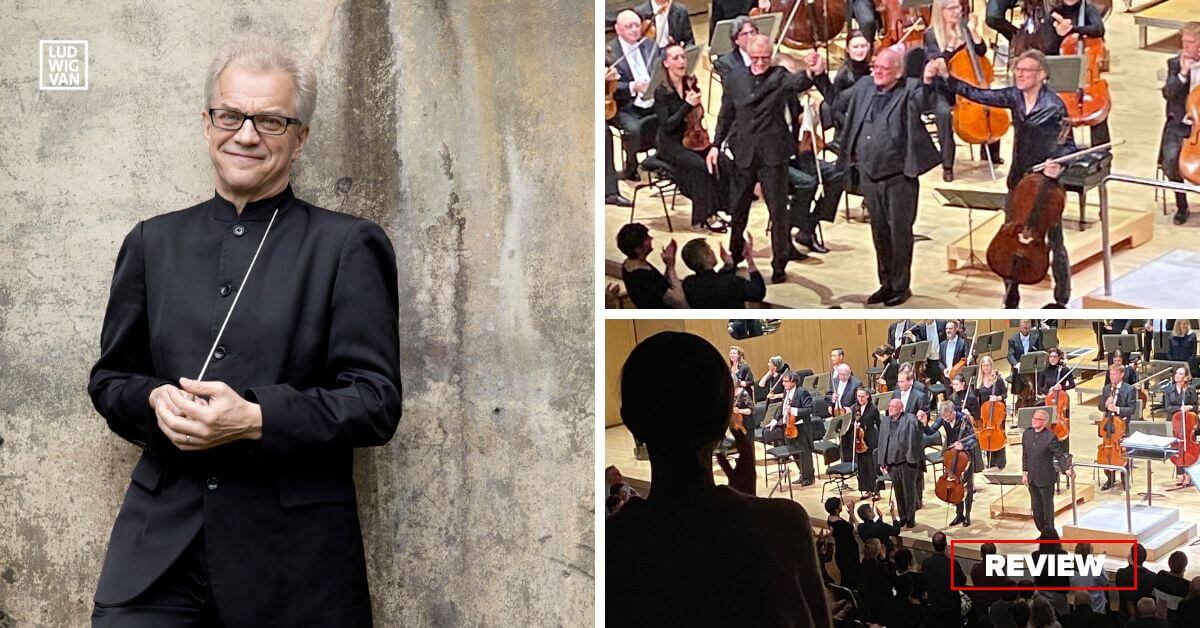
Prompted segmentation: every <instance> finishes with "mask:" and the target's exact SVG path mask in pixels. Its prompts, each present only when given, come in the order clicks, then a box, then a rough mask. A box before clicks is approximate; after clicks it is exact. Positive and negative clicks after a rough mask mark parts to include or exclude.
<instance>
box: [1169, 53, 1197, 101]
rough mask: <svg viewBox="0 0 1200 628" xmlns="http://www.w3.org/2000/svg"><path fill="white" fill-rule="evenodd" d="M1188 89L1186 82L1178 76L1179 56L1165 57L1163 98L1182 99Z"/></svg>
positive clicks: (1170, 99)
mask: <svg viewBox="0 0 1200 628" xmlns="http://www.w3.org/2000/svg"><path fill="white" fill-rule="evenodd" d="M1192 71H1193V72H1195V71H1196V70H1195V69H1193V70H1192ZM1188 91H1189V90H1188V84H1187V83H1186V82H1185V81H1184V80H1183V79H1181V78H1179V57H1173V58H1171V59H1167V82H1166V83H1164V84H1163V88H1162V95H1163V98H1165V99H1167V100H1168V101H1172V100H1183V99H1184V98H1186V97H1187V94H1188Z"/></svg>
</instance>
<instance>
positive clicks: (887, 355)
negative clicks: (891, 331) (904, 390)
mask: <svg viewBox="0 0 1200 628" xmlns="http://www.w3.org/2000/svg"><path fill="white" fill-rule="evenodd" d="M895 354H896V349H895V348H894V347H892V345H889V344H887V343H886V342H885V343H884V344H881V345H879V346H878V347H875V352H874V353H873V354H872V355H873V356H874V358H875V360H876V364H877V365H878V366H879V369H880V371H879V375H878V376H877V377H876V378H875V390H877V391H881V392H882V388H881V387H882V386H886V387H887V389H888V390H896V378H897V377H898V376H899V372H900V362H899V361H898V360H896V355H895Z"/></svg>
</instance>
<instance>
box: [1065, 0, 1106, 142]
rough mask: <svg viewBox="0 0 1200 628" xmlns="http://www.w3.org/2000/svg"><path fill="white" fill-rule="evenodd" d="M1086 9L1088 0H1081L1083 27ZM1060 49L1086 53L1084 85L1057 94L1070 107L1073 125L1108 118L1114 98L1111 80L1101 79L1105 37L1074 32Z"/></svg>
mask: <svg viewBox="0 0 1200 628" xmlns="http://www.w3.org/2000/svg"><path fill="white" fill-rule="evenodd" d="M1086 9H1087V0H1081V2H1080V3H1079V20H1078V23H1079V25H1080V26H1083V20H1084V15H1085V14H1086V13H1087V10H1086ZM1058 51H1059V54H1061V55H1063V56H1076V55H1083V60H1084V63H1085V64H1086V67H1087V71H1086V73H1085V76H1086V82H1085V83H1084V85H1082V86H1080V87H1079V89H1077V90H1074V91H1070V92H1059V93H1058V97H1059V98H1061V99H1062V101H1063V104H1064V105H1066V107H1067V118H1068V119H1069V120H1070V121H1071V126H1096V125H1097V124H1100V123H1101V122H1103V121H1105V120H1107V119H1108V113H1109V111H1111V110H1112V98H1111V97H1110V96H1109V91H1108V81H1106V80H1104V79H1103V78H1100V60H1101V59H1103V58H1104V56H1105V55H1106V54H1107V52H1106V51H1105V48H1104V38H1103V37H1084V36H1082V35H1080V34H1079V33H1071V34H1070V35H1067V36H1066V38H1065V39H1063V41H1062V45H1060V46H1059V49H1058Z"/></svg>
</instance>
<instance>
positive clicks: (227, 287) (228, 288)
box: [219, 281, 233, 297]
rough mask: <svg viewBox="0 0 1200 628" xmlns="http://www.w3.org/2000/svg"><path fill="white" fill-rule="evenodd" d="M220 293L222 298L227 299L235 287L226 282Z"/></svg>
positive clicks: (222, 285)
mask: <svg viewBox="0 0 1200 628" xmlns="http://www.w3.org/2000/svg"><path fill="white" fill-rule="evenodd" d="M219 292H220V293H221V296H223V297H227V296H229V293H230V292H233V286H231V285H229V282H228V281H226V282H225V283H223V284H221V288H220V290H219Z"/></svg>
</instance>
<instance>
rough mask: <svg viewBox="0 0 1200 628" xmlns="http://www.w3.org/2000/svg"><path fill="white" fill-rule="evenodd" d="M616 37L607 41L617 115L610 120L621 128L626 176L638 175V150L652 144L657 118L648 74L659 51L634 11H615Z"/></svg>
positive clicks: (629, 177)
mask: <svg viewBox="0 0 1200 628" xmlns="http://www.w3.org/2000/svg"><path fill="white" fill-rule="evenodd" d="M615 28H616V31H617V38H616V39H614V40H612V41H611V42H609V43H608V62H609V63H613V62H616V65H615V66H613V67H615V68H616V70H617V91H616V93H614V94H613V99H614V100H616V102H617V115H616V116H615V117H614V118H613V123H614V124H616V126H617V128H619V129H621V131H622V132H623V134H624V135H623V136H622V138H621V144H622V147H623V148H624V149H625V171H624V172H623V173H622V176H623V177H624V178H625V179H630V180H634V181H636V180H637V179H638V171H637V166H638V160H637V154H638V152H639V151H643V150H646V149H648V148H651V147H653V146H654V135H655V134H656V133H657V132H658V119H657V118H655V117H654V93H653V92H651V91H650V77H651V76H652V75H653V74H654V67H655V66H656V65H658V57H659V51H658V47H657V46H655V45H654V42H653V41H651V40H649V39H646V38H643V37H642V20H641V18H639V17H638V15H637V13H634V12H633V11H621V12H620V13H619V14H617V24H616V27H615Z"/></svg>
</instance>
